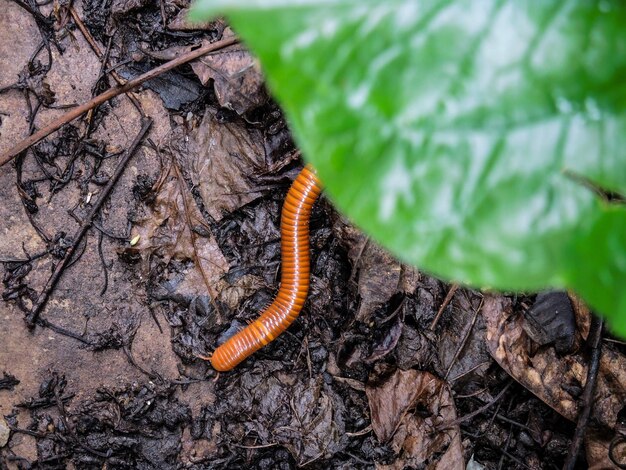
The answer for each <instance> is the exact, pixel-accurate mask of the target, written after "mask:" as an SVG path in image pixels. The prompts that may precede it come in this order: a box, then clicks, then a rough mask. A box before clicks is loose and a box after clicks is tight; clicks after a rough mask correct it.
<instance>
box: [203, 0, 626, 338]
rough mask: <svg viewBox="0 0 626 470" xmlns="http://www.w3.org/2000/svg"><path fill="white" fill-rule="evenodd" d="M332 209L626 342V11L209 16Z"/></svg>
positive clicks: (595, 7)
mask: <svg viewBox="0 0 626 470" xmlns="http://www.w3.org/2000/svg"><path fill="white" fill-rule="evenodd" d="M218 12H219V13H225V14H227V15H228V17H229V19H230V21H231V22H232V24H233V25H234V26H235V28H236V29H237V32H238V33H239V34H241V36H242V37H243V38H244V39H245V41H246V43H247V45H248V46H249V47H250V48H251V49H252V50H253V51H254V52H255V53H256V54H257V55H258V56H259V57H260V59H261V62H262V64H263V67H264V70H265V72H266V74H267V78H268V81H269V83H270V86H271V88H272V91H273V93H274V95H275V96H276V97H277V98H278V100H279V101H280V102H281V104H282V106H283V107H284V109H285V111H286V112H287V115H288V118H289V121H290V124H291V126H292V130H293V132H294V135H295V137H296V139H297V141H298V144H299V145H300V146H301V147H302V149H303V151H304V153H305V155H306V157H307V158H308V159H309V160H310V161H311V162H312V163H313V164H314V166H315V167H316V168H317V169H318V171H319V174H320V176H321V179H322V181H323V182H324V184H325V186H326V188H327V192H328V194H329V196H330V197H331V198H332V199H333V201H334V202H335V203H336V205H337V206H338V207H339V208H340V209H342V210H343V211H344V212H345V213H346V214H347V215H348V216H349V217H350V218H351V219H352V220H353V221H355V222H356V223H357V224H358V225H360V226H361V227H362V228H364V229H365V230H366V231H368V232H369V233H370V234H372V235H373V236H374V238H376V239H377V240H378V241H380V242H381V243H382V244H384V245H385V246H386V247H388V248H389V249H390V250H392V251H393V252H394V253H395V254H397V255H398V256H399V257H400V258H402V259H403V260H406V261H409V262H411V263H413V264H415V265H416V266H418V267H419V268H422V269H424V270H427V271H429V272H431V273H434V274H436V275H438V276H440V277H444V278H447V279H454V280H457V281H461V282H464V283H468V284H471V285H474V286H481V287H492V288H497V289H504V290H538V289H542V288H545V287H568V288H574V289H575V290H577V291H578V292H579V293H580V294H581V295H582V296H583V297H584V298H585V299H586V300H587V301H588V302H589V303H590V304H591V305H592V306H593V307H595V308H596V309H598V310H599V311H600V312H602V313H603V314H605V315H606V316H607V317H609V319H610V320H611V324H612V326H613V328H614V329H615V330H617V331H619V332H620V333H621V334H626V289H624V288H623V286H624V285H626V206H625V205H624V201H623V199H621V200H620V197H619V196H618V197H610V196H608V197H607V196H606V194H608V193H612V194H613V195H615V194H617V195H619V194H621V195H624V194H626V154H625V152H626V145H624V144H626V112H625V107H624V105H625V104H626V80H624V76H625V74H624V72H626V28H625V27H624V25H626V4H623V3H621V2H619V1H607V0H602V1H591V0H570V1H554V0H553V1H543V2H504V1H496V0H485V1H482V2H475V1H471V0H465V1H454V2H453V1H433V0H430V1H416V0H389V1H386V2H371V1H369V2H368V1H358V2H356V1H338V0H317V1H314V0H300V1H295V0H294V1H287V0H265V1H263V0H257V1H252V0H247V1H246V0H230V1H226V0H201V1H200V2H198V3H197V4H196V8H195V15H196V16H197V17H203V18H206V16H208V15H210V14H214V13H218Z"/></svg>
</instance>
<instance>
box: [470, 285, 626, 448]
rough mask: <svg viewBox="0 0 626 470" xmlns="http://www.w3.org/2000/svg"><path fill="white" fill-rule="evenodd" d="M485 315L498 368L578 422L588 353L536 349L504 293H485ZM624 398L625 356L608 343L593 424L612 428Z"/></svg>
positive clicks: (488, 345)
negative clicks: (498, 294) (502, 294)
mask: <svg viewBox="0 0 626 470" xmlns="http://www.w3.org/2000/svg"><path fill="white" fill-rule="evenodd" d="M574 309H575V310H576V303H574ZM482 313H483V316H484V319H485V325H486V327H487V333H486V341H487V347H488V349H489V351H490V353H491V355H492V356H493V357H494V359H495V360H496V361H497V362H498V363H499V364H500V366H501V367H502V368H503V369H504V370H506V371H507V372H508V373H509V374H510V375H511V376H512V377H513V378H514V379H515V380H517V381H518V382H519V383H521V384H522V385H523V386H524V387H526V388H527V389H528V390H530V391H531V392H532V393H534V394H535V395H536V396H537V397H539V398H540V399H541V400H543V401H544V402H545V403H546V404H548V405H549V406H551V407H552V408H553V409H554V410H556V411H557V412H558V413H560V414H561V415H563V416H564V417H565V418H567V419H570V420H572V421H575V420H576V419H577V416H578V411H579V410H578V408H579V404H578V398H579V396H580V392H581V391H582V389H583V387H584V385H585V382H586V377H587V364H588V358H587V356H586V355H584V354H583V352H582V351H578V352H575V353H572V354H568V355H564V356H561V355H559V354H558V353H557V352H556V349H555V347H554V346H544V347H540V348H538V349H537V348H536V347H533V343H532V340H531V339H530V337H529V336H528V334H527V333H526V331H525V330H524V328H523V327H522V324H523V321H524V319H523V317H522V315H521V314H519V313H516V312H514V311H513V309H512V302H511V300H510V299H508V298H506V297H503V296H485V303H484V306H483V309H482ZM579 317H580V315H577V319H578V318H579ZM535 349H536V351H535ZM533 351H534V353H532V352H533ZM624 400H626V357H624V355H623V354H620V353H618V352H616V351H615V350H613V349H612V348H611V347H610V346H609V345H607V344H604V345H603V349H602V356H601V359H600V370H599V373H598V381H597V385H596V390H595V397H594V401H593V403H594V406H593V409H592V422H594V423H596V424H597V425H599V426H601V427H603V428H605V429H606V428H608V429H614V428H615V425H616V421H617V415H618V413H619V412H620V410H621V409H622V407H623V406H624ZM596 448H597V446H596Z"/></svg>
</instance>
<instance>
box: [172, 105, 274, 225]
mask: <svg viewBox="0 0 626 470" xmlns="http://www.w3.org/2000/svg"><path fill="white" fill-rule="evenodd" d="M260 142H262V139H261V137H260V135H258V134H257V131H255V130H253V129H246V128H245V127H243V126H242V125H240V124H239V123H236V122H229V123H219V122H218V121H217V120H216V118H215V113H214V112H212V111H210V110H207V112H206V113H205V115H204V118H203V119H202V123H201V124H200V126H199V127H198V128H197V129H195V130H194V131H193V132H192V133H191V135H189V136H188V138H185V137H183V138H181V139H178V140H177V142H176V143H175V145H176V146H175V147H174V146H173V147H172V151H173V152H175V153H176V154H177V155H178V159H179V160H180V161H182V162H184V163H183V166H184V167H185V168H188V170H189V176H190V177H191V179H192V181H193V183H194V184H195V185H196V186H197V187H198V191H199V193H200V196H201V197H202V201H203V203H204V206H205V208H206V210H207V212H208V213H209V214H210V215H211V217H213V218H214V219H215V220H216V221H220V220H221V219H222V217H223V216H224V214H227V213H230V212H233V211H234V210H236V209H239V208H240V207H242V206H244V205H246V204H248V203H249V202H251V201H253V200H255V199H256V198H258V197H259V196H261V192H260V191H259V190H257V189H256V184H255V182H254V181H253V180H252V179H251V178H250V175H257V174H259V173H260V172H262V171H263V169H264V168H265V152H264V150H263V146H262V145H261V144H260Z"/></svg>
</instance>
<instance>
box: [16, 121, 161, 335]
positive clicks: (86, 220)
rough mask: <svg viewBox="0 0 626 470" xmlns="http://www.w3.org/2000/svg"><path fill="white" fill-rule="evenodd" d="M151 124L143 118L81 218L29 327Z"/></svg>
mask: <svg viewBox="0 0 626 470" xmlns="http://www.w3.org/2000/svg"><path fill="white" fill-rule="evenodd" d="M151 125H152V120H151V119H144V122H143V125H142V126H141V130H140V131H139V133H138V134H137V136H136V137H135V140H133V142H132V143H131V144H130V147H129V148H128V150H127V151H126V155H124V156H123V157H122V159H121V160H120V162H119V163H118V165H117V168H116V169H115V172H114V173H113V176H111V179H110V180H109V182H108V183H107V185H106V186H105V187H104V189H103V190H102V192H101V193H100V197H99V198H98V200H97V201H96V202H95V204H94V205H93V207H92V208H91V210H90V211H89V213H88V214H87V215H86V216H85V218H84V219H83V222H82V223H81V225H80V227H79V228H78V231H77V232H76V234H75V235H74V240H73V242H72V246H71V247H70V248H69V249H68V250H67V251H66V252H65V256H64V257H63V259H62V260H61V262H60V263H59V264H58V265H57V267H56V268H55V270H54V273H52V276H50V279H48V282H47V284H46V287H45V288H44V290H43V292H42V293H41V295H40V296H39V298H38V299H37V302H36V303H35V305H33V308H32V309H31V311H30V313H29V314H28V315H27V316H26V324H27V325H28V327H29V328H33V327H34V326H35V324H36V323H37V319H38V318H39V314H40V312H41V310H42V309H43V307H44V306H45V305H46V302H47V301H48V298H49V297H50V294H51V293H52V291H53V290H54V287H55V286H56V284H57V282H58V281H59V279H61V276H62V274H63V271H64V270H65V268H66V267H67V265H68V263H69V262H70V261H71V259H72V258H73V256H74V253H75V252H76V249H77V248H78V245H79V244H80V241H81V240H82V239H83V237H84V236H85V234H86V233H87V230H88V229H89V227H91V224H92V221H93V218H94V217H95V216H96V214H97V213H98V211H99V210H100V208H101V207H102V204H103V203H104V201H106V200H107V198H108V197H109V194H110V193H111V191H112V190H113V187H114V186H115V183H117V180H118V179H119V178H120V176H121V175H122V173H123V172H124V168H125V167H126V164H127V163H128V161H129V160H130V158H131V157H132V156H133V155H134V153H135V150H136V149H137V147H138V146H139V143H140V142H141V140H142V139H143V137H144V136H145V135H146V133H147V132H148V129H150V126H151Z"/></svg>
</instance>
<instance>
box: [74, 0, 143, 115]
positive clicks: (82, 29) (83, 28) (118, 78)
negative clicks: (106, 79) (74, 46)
mask: <svg viewBox="0 0 626 470" xmlns="http://www.w3.org/2000/svg"><path fill="white" fill-rule="evenodd" d="M70 14H71V15H72V18H73V19H74V23H76V26H78V29H80V32H81V33H82V34H83V37H84V38H85V40H86V41H87V42H88V43H89V46H90V47H91V49H92V50H93V52H94V53H95V54H96V56H97V57H98V59H100V60H101V61H102V71H101V76H102V75H105V74H107V73H110V74H111V76H112V77H113V79H114V80H115V81H116V82H117V84H118V85H124V84H125V83H126V80H124V79H123V78H122V77H121V76H120V75H119V74H118V73H117V72H116V71H115V70H111V71H110V72H107V68H106V60H107V57H108V48H107V53H106V54H103V53H102V50H101V49H100V46H98V43H97V42H96V40H95V39H94V37H93V36H92V35H91V33H90V32H89V30H88V29H87V27H86V26H85V24H84V23H83V21H82V20H81V18H80V16H79V15H78V12H77V11H76V9H75V8H74V7H73V6H70ZM109 47H110V45H109ZM128 99H129V100H130V101H131V102H132V103H133V105H134V106H135V108H137V110H138V111H139V113H141V116H142V117H144V116H145V114H144V112H143V108H142V107H141V104H140V103H139V99H138V98H137V97H136V96H135V95H134V94H133V93H128Z"/></svg>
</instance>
